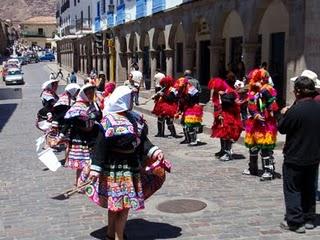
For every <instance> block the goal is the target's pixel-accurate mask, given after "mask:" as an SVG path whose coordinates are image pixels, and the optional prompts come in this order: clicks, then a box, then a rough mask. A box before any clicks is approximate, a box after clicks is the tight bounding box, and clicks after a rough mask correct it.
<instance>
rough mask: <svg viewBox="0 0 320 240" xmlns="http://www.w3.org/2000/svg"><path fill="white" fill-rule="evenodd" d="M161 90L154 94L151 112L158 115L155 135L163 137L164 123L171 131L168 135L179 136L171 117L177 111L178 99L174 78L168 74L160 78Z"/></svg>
mask: <svg viewBox="0 0 320 240" xmlns="http://www.w3.org/2000/svg"><path fill="white" fill-rule="evenodd" d="M159 84H160V86H161V91H158V92H157V93H156V95H155V97H154V98H155V105H154V108H153V111H152V113H153V114H155V115H156V116H157V117H158V133H157V135H155V137H165V135H164V132H165V124H166V123H167V125H168V129H169V131H170V133H171V135H170V136H172V137H174V138H179V137H180V136H178V135H177V133H176V129H175V127H174V124H173V119H174V116H175V114H176V113H177V111H178V101H177V99H176V97H175V94H174V90H175V89H174V88H173V85H174V79H173V78H172V77H170V76H167V77H164V78H162V79H161V80H160V83H159Z"/></svg>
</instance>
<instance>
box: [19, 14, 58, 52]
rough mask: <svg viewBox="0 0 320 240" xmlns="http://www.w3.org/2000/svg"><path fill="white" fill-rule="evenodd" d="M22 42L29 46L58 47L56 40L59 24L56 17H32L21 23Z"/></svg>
mask: <svg viewBox="0 0 320 240" xmlns="http://www.w3.org/2000/svg"><path fill="white" fill-rule="evenodd" d="M20 27H21V42H22V43H24V44H26V45H29V46H40V47H42V48H47V49H51V48H56V43H55V40H54V37H55V34H56V30H57V24H56V19H55V18H54V17H47V16H38V17H32V18H29V19H27V20H26V21H24V22H23V23H21V24H20Z"/></svg>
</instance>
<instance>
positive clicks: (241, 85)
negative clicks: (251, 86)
mask: <svg viewBox="0 0 320 240" xmlns="http://www.w3.org/2000/svg"><path fill="white" fill-rule="evenodd" d="M234 87H235V88H243V87H244V83H243V82H242V81H240V80H236V82H235V83H234Z"/></svg>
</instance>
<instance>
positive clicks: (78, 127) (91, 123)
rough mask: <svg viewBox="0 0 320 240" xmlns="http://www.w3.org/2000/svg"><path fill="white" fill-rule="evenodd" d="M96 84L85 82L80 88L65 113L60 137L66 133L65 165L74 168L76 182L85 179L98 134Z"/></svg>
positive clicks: (99, 116)
mask: <svg viewBox="0 0 320 240" xmlns="http://www.w3.org/2000/svg"><path fill="white" fill-rule="evenodd" d="M95 89H96V86H95V85H92V84H85V85H84V86H82V88H81V89H80V92H79V95H78V97H77V99H76V102H75V104H73V105H72V107H71V108H70V109H69V110H68V112H67V113H66V115H65V117H64V118H65V127H64V129H62V130H61V134H60V135H61V136H60V138H61V139H64V136H65V135H67V134H68V138H69V153H68V156H67V159H66V167H68V168H71V169H75V170H76V183H75V185H77V186H78V185H80V184H81V183H82V182H83V181H85V179H86V177H87V174H88V172H89V166H90V162H91V151H92V147H93V145H94V143H95V139H96V137H97V134H98V129H99V125H98V123H97V122H99V121H100V120H101V116H102V114H101V111H100V109H99V107H98V105H97V104H96V103H95V102H94V96H95Z"/></svg>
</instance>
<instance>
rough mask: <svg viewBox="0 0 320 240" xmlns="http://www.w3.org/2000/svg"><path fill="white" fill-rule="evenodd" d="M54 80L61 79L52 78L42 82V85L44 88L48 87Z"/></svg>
mask: <svg viewBox="0 0 320 240" xmlns="http://www.w3.org/2000/svg"><path fill="white" fill-rule="evenodd" d="M54 82H59V79H51V80H48V81H45V82H44V83H42V86H41V88H42V90H45V89H47V88H48V87H50V86H51V84H52V83H54Z"/></svg>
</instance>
